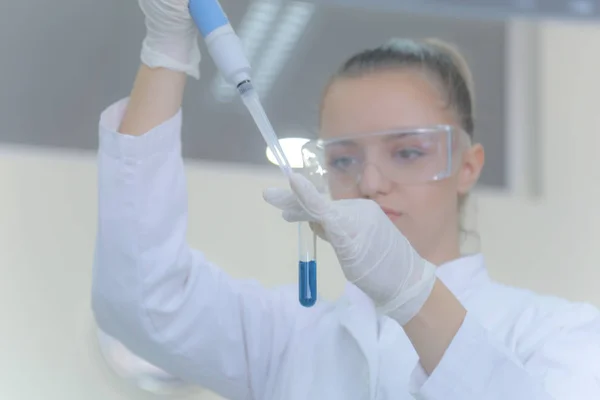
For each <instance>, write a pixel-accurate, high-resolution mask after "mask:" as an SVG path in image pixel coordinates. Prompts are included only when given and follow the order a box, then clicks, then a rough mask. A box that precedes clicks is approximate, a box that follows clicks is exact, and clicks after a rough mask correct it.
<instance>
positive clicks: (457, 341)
mask: <svg viewBox="0 0 600 400" xmlns="http://www.w3.org/2000/svg"><path fill="white" fill-rule="evenodd" d="M599 338H600V320H599V319H598V318H596V319H595V320H593V321H592V322H589V323H586V324H584V325H581V326H579V327H577V328H574V329H564V330H561V331H560V332H558V333H557V334H555V335H553V337H550V338H546V340H545V342H544V344H543V345H542V346H541V348H540V350H539V351H537V352H536V353H535V354H533V355H532V356H531V357H530V358H529V359H527V360H524V361H520V360H519V359H518V358H517V357H516V356H515V354H514V353H512V352H511V351H510V350H509V349H507V348H506V347H505V346H504V344H502V343H501V342H500V341H498V340H495V339H494V338H493V337H492V335H490V334H489V332H488V331H487V330H486V329H485V328H484V327H483V326H481V325H480V324H479V322H478V321H477V320H476V318H475V317H473V316H471V315H470V314H467V317H466V318H465V321H464V322H463V324H462V326H461V328H460V329H459V331H458V333H457V335H456V336H455V338H454V340H453V342H452V343H451V345H450V346H449V348H448V349H447V351H446V353H445V355H444V356H443V358H442V360H441V362H440V363H439V365H438V366H437V368H436V369H435V370H434V371H433V373H432V374H431V375H430V376H428V375H427V374H426V372H425V371H424V370H423V368H422V367H421V366H420V364H419V365H417V367H416V368H415V370H414V372H413V374H412V376H411V382H410V386H411V393H412V394H413V396H414V397H415V398H416V399H419V400H450V399H452V400H455V399H456V400H459V399H460V400H507V399H510V400H592V399H594V400H595V399H600V367H599V365H600V362H599V360H600V340H599Z"/></svg>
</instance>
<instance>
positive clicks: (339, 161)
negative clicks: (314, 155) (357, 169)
mask: <svg viewBox="0 0 600 400" xmlns="http://www.w3.org/2000/svg"><path fill="white" fill-rule="evenodd" d="M352 164H354V159H353V158H351V157H337V158H334V159H332V160H331V161H329V165H331V166H332V167H333V168H336V169H340V170H344V169H348V168H350V167H351V166H352Z"/></svg>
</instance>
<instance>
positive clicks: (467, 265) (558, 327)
mask: <svg viewBox="0 0 600 400" xmlns="http://www.w3.org/2000/svg"><path fill="white" fill-rule="evenodd" d="M140 4H141V6H142V9H143V11H144V13H145V16H146V21H147V24H146V26H147V28H148V29H147V37H146V39H145V40H144V44H143V50H142V57H141V58H142V66H141V68H140V70H139V73H138V76H137V79H136V82H135V85H134V88H133V91H132V93H131V97H130V98H129V99H125V100H122V101H120V102H118V103H116V104H114V105H112V106H111V107H109V108H108V109H107V110H106V111H105V112H104V113H103V115H102V117H101V122H100V150H99V225H98V240H97V251H96V262H95V271H94V284H93V308H94V312H95V315H96V318H97V321H98V323H99V325H100V326H101V328H102V329H103V330H104V331H106V332H107V333H109V334H110V335H112V336H114V337H116V338H117V339H119V340H120V341H122V342H123V343H124V344H125V345H126V346H127V347H128V348H129V349H131V350H132V351H134V352H135V353H136V354H138V355H139V356H141V357H143V358H144V359H146V360H147V361H149V362H151V363H153V364H155V365H156V366H158V367H160V368H163V369H164V370H165V371H167V372H168V373H170V374H173V375H175V376H177V377H180V378H182V379H185V380H188V381H190V382H193V383H196V384H198V385H201V386H204V387H207V388H209V389H211V390H213V391H215V392H217V393H218V394H220V395H222V396H224V397H226V398H231V399H240V400H241V399H261V400H262V399H309V398H311V399H313V398H317V399H410V398H413V396H414V397H415V398H419V399H427V400H450V399H452V400H453V399H456V400H458V399H460V400H465V399H467V400H471V399H472V400H481V399H502V400H506V399H511V400H525V399H527V400H542V399H543V400H550V399H559V400H563V399H564V400H567V399H569V400H575V399H597V398H600V318H599V314H598V311H597V310H596V309H595V308H593V307H591V306H588V305H585V304H574V303H569V302H567V301H565V300H561V299H557V298H552V297H543V296H539V295H536V294H534V293H531V292H529V291H525V290H520V289H515V288H509V287H506V286H503V285H500V284H498V283H495V282H493V281H492V280H491V279H490V278H489V276H488V275H487V273H486V270H485V266H484V263H483V257H482V256H481V255H472V256H467V257H461V254H460V246H459V238H460V229H459V225H460V209H461V206H462V204H463V201H464V198H465V196H467V194H468V192H469V190H470V189H471V188H472V187H473V185H474V184H475V183H476V181H477V179H478V177H479V174H480V171H481V168H482V166H483V162H484V152H483V148H482V147H481V146H480V145H478V144H473V135H474V124H473V104H472V101H473V97H472V89H471V81H470V74H469V71H468V68H467V66H466V64H465V63H464V62H463V61H462V59H461V57H460V56H459V55H458V54H457V53H456V52H454V51H452V50H451V49H450V48H448V47H447V46H445V45H443V44H441V43H438V42H414V41H405V40H399V41H395V42H392V43H390V44H388V45H385V46H382V47H379V48H376V49H372V50H366V51H364V52H361V53H360V54H357V55H355V56H353V57H352V58H350V59H349V60H348V61H347V62H346V63H345V64H344V65H343V66H342V68H341V69H340V71H339V72H338V73H337V74H336V75H335V76H334V77H333V78H332V80H331V83H330V84H329V85H328V87H327V88H326V90H325V93H324V96H323V99H322V108H321V120H320V131H321V139H320V141H319V142H318V143H316V144H314V146H312V147H310V146H309V148H312V149H313V150H314V151H315V154H316V155H317V156H318V157H320V159H321V162H322V163H327V170H328V173H327V176H326V179H327V182H328V184H329V189H330V192H331V196H332V198H333V200H330V199H328V198H325V197H323V196H321V195H320V194H319V193H318V192H317V191H316V189H315V188H314V186H313V185H312V184H311V183H309V181H308V180H306V179H305V178H303V177H302V176H299V175H292V176H291V177H290V184H291V190H281V189H268V190H266V191H265V194H264V195H265V200H266V201H267V202H269V203H270V204H272V205H274V206H275V207H277V208H280V209H281V210H283V217H284V219H286V220H288V221H310V222H311V223H312V224H313V227H314V229H315V230H316V231H317V232H318V233H319V234H320V235H321V236H322V237H323V238H325V239H326V240H328V241H329V242H330V244H331V245H332V246H333V248H334V249H335V251H336V254H337V256H338V258H339V261H340V264H341V266H342V268H343V271H344V274H345V276H346V277H347V279H348V281H349V283H348V286H347V291H346V293H345V295H344V296H343V297H342V298H341V299H340V300H339V301H337V302H334V303H327V302H319V303H317V304H316V305H315V306H314V307H312V308H310V309H305V308H302V307H301V306H300V305H299V304H298V301H297V292H296V289H295V288H294V289H291V288H281V289H278V290H268V289H265V288H263V287H261V286H258V285H257V284H254V283H250V282H247V281H241V280H235V279H232V278H231V277H229V276H227V274H225V273H224V272H223V271H222V270H221V269H219V268H218V267H217V266H215V265H214V264H211V263H210V262H209V261H208V260H206V259H205V258H204V256H203V255H202V253H200V252H198V251H195V250H192V249H190V248H189V247H188V244H187V243H186V239H185V237H186V224H187V203H186V187H185V179H184V169H183V162H182V158H181V142H180V128H181V118H182V117H181V111H180V107H181V101H182V97H183V91H184V86H185V81H186V74H188V75H191V76H195V77H197V76H198V63H199V53H198V50H197V43H196V37H197V33H196V29H195V27H194V25H193V23H192V21H191V19H190V17H189V14H188V12H187V1H185V0H140ZM317 153H318V154H317Z"/></svg>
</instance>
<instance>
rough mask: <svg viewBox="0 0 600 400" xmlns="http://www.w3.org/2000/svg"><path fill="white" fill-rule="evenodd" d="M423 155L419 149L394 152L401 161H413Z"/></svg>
mask: <svg viewBox="0 0 600 400" xmlns="http://www.w3.org/2000/svg"><path fill="white" fill-rule="evenodd" d="M423 155H424V153H423V152H422V151H421V150H419V149H402V150H398V151H397V152H396V156H397V157H399V158H401V159H403V160H413V159H415V158H419V157H422V156H423Z"/></svg>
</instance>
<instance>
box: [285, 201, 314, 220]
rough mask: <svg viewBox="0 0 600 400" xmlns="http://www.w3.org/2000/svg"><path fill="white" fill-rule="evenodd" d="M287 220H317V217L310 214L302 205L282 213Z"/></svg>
mask: <svg viewBox="0 0 600 400" xmlns="http://www.w3.org/2000/svg"><path fill="white" fill-rule="evenodd" d="M281 216H282V217H283V219H284V220H286V221H287V222H317V220H316V218H315V217H313V216H312V215H310V214H309V213H308V212H307V211H306V210H305V209H303V208H302V207H301V206H300V205H298V208H289V209H287V210H284V211H283V213H282V214H281Z"/></svg>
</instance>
